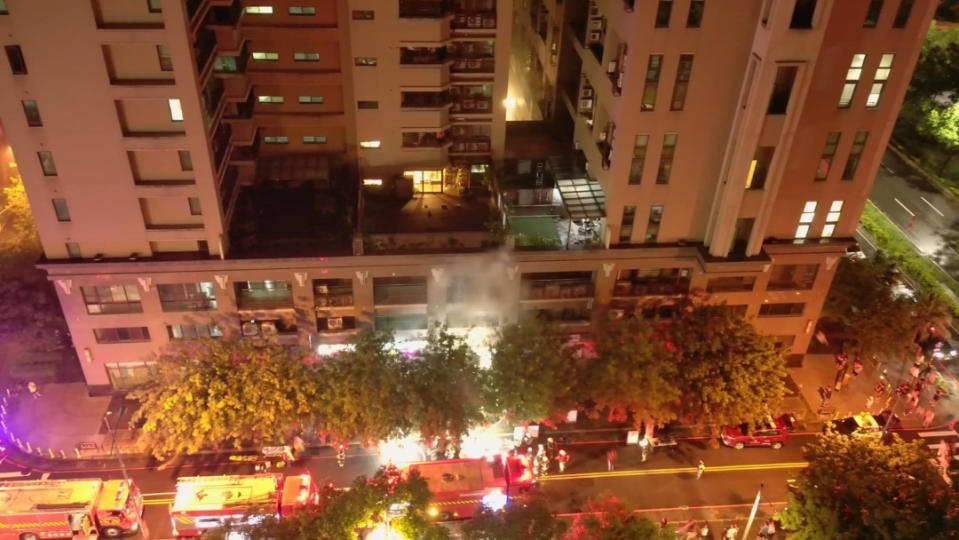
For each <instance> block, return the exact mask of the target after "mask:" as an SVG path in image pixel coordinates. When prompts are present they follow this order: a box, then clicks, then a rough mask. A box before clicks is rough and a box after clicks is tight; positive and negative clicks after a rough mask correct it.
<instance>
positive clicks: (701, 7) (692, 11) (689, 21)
mask: <svg viewBox="0 0 959 540" xmlns="http://www.w3.org/2000/svg"><path fill="white" fill-rule="evenodd" d="M705 10H706V0H692V1H691V2H690V3H689V14H688V15H687V16H686V28H699V27H700V26H701V25H702V24H703V12H704V11H705Z"/></svg>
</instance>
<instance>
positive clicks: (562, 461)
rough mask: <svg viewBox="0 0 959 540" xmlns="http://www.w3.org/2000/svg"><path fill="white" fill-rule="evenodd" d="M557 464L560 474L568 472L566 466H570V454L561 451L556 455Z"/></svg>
mask: <svg viewBox="0 0 959 540" xmlns="http://www.w3.org/2000/svg"><path fill="white" fill-rule="evenodd" d="M556 463H557V464H558V465H559V472H564V471H566V466H567V465H568V464H569V453H567V452H566V450H560V451H559V453H558V454H556Z"/></svg>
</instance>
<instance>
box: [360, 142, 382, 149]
mask: <svg viewBox="0 0 959 540" xmlns="http://www.w3.org/2000/svg"><path fill="white" fill-rule="evenodd" d="M379 147H380V141H360V148H379Z"/></svg>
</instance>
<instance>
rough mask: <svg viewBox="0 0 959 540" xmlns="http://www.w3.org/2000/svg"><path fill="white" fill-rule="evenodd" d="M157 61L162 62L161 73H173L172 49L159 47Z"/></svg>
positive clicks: (163, 46)
mask: <svg viewBox="0 0 959 540" xmlns="http://www.w3.org/2000/svg"><path fill="white" fill-rule="evenodd" d="M157 60H159V62H160V71H173V57H172V56H171V55H170V47H168V46H167V45H157Z"/></svg>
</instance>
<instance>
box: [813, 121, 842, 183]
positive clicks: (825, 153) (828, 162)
mask: <svg viewBox="0 0 959 540" xmlns="http://www.w3.org/2000/svg"><path fill="white" fill-rule="evenodd" d="M839 136H840V133H839V132H838V131H832V132H830V133H829V135H828V136H827V137H826V147H825V148H823V149H822V156H820V157H819V166H818V167H816V180H817V181H822V180H825V179H826V177H827V176H829V171H830V169H832V160H833V158H834V157H836V147H837V146H839Z"/></svg>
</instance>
